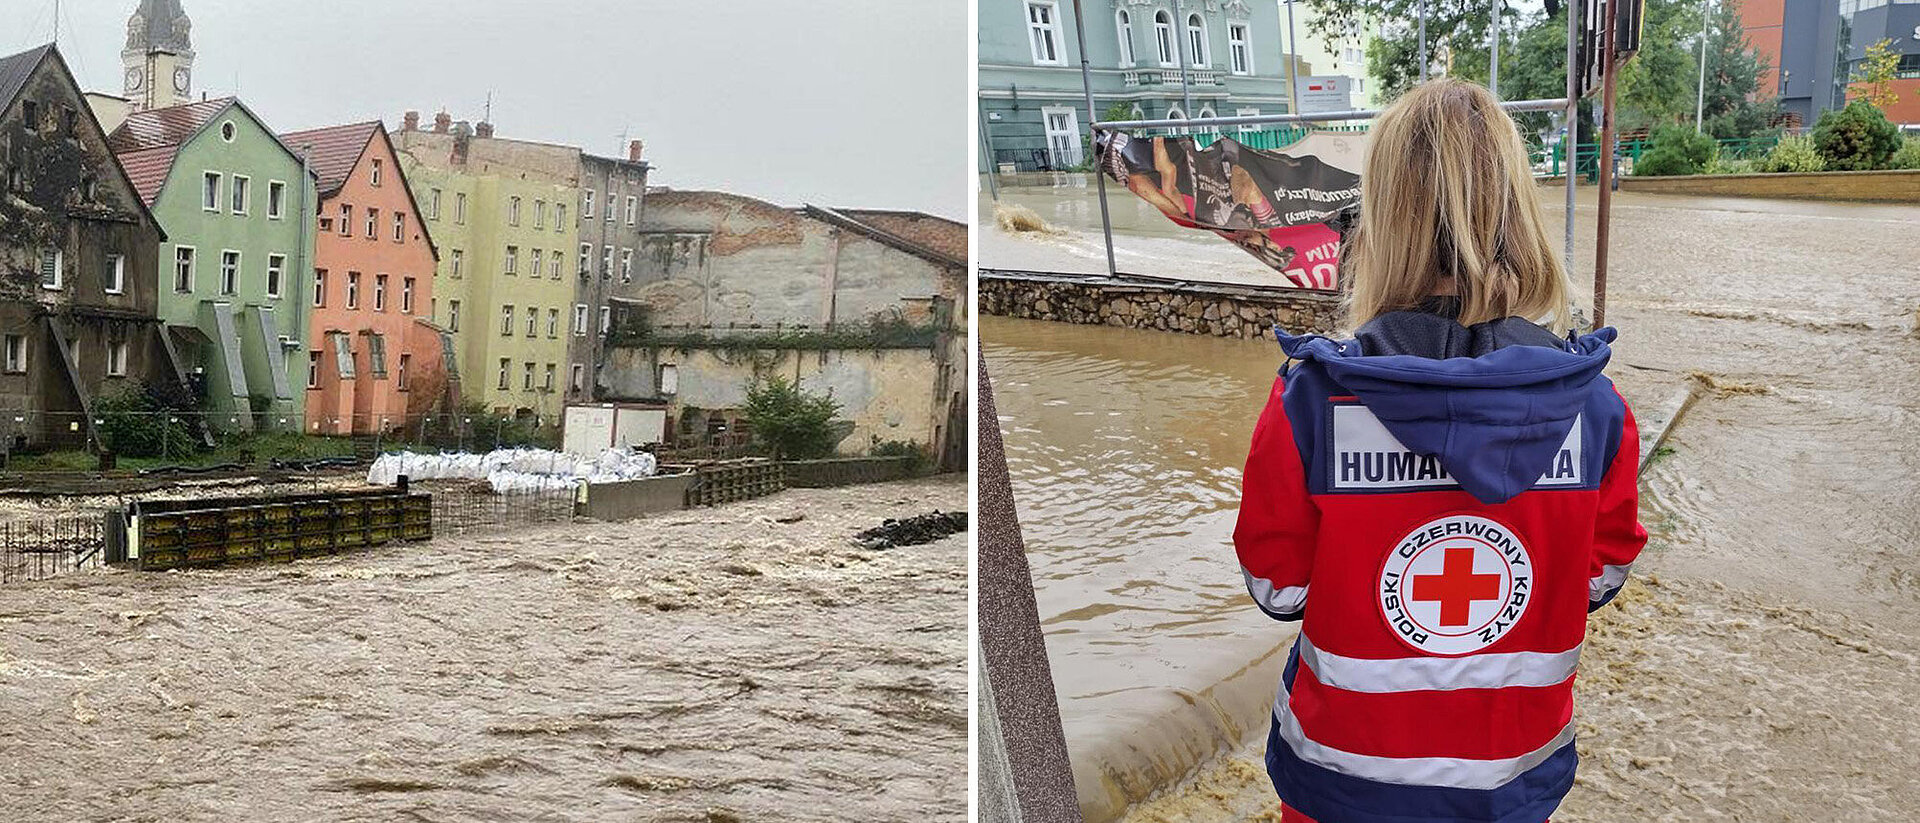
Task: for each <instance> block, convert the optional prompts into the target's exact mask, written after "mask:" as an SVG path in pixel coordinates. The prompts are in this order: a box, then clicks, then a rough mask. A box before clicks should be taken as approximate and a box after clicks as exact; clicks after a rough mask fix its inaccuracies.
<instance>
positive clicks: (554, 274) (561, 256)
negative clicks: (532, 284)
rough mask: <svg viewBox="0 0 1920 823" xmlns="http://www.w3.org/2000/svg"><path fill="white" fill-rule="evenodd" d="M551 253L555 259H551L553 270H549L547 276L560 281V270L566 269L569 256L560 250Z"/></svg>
mask: <svg viewBox="0 0 1920 823" xmlns="http://www.w3.org/2000/svg"><path fill="white" fill-rule="evenodd" d="M551 253H552V255H553V257H552V258H550V259H551V260H552V261H553V268H551V269H548V270H547V271H548V273H547V276H548V277H551V278H553V279H555V280H559V279H560V277H561V271H560V270H561V269H562V268H564V267H565V263H566V260H567V255H566V252H563V251H561V250H559V249H553V250H552V252H551Z"/></svg>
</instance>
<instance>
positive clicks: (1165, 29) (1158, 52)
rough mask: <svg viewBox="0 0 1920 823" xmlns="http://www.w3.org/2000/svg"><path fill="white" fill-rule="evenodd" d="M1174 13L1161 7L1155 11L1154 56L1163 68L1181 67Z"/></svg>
mask: <svg viewBox="0 0 1920 823" xmlns="http://www.w3.org/2000/svg"><path fill="white" fill-rule="evenodd" d="M1173 36H1174V35H1173V13H1172V12H1169V11H1167V10H1166V9H1160V10H1158V11H1155V12H1154V13H1153V48H1154V55H1153V56H1154V57H1157V58H1159V60H1160V67H1161V68H1163V69H1177V68H1180V51H1179V49H1178V48H1176V47H1175V46H1176V42H1175V41H1174V39H1173Z"/></svg>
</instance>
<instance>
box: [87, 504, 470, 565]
mask: <svg viewBox="0 0 1920 823" xmlns="http://www.w3.org/2000/svg"><path fill="white" fill-rule="evenodd" d="M115 520H116V521H121V520H123V521H124V522H116V523H112V524H110V530H109V531H110V538H109V544H108V557H107V559H108V561H109V562H129V563H133V564H134V565H135V566H136V567H137V568H140V569H142V570H148V571H158V570H165V569H179V568H197V567H204V566H218V565H222V564H226V563H233V562H241V561H252V560H293V559H295V558H300V557H313V556H316V555H325V554H336V553H339V552H342V551H349V550H353V549H361V548H370V547H373V546H379V545H383V544H386V543H391V542H393V541H396V540H407V541H422V540H431V539H433V496H432V495H431V494H426V493H420V492H409V491H407V490H406V489H403V488H402V489H371V490H364V491H340V492H329V493H320V494H299V495H286V496H280V497H264V498H263V497H229V498H211V499H204V500H159V501H137V502H135V503H132V504H131V505H129V506H128V507H127V509H126V511H125V513H124V514H119V515H118V516H117V517H116V518H115Z"/></svg>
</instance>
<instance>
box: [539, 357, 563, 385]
mask: <svg viewBox="0 0 1920 823" xmlns="http://www.w3.org/2000/svg"><path fill="white" fill-rule="evenodd" d="M557 371H559V364H558V363H548V364H547V375H546V380H545V382H543V383H541V385H540V390H541V391H546V392H550V391H553V382H554V377H555V374H554V373H555V372H557Z"/></svg>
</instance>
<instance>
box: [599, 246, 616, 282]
mask: <svg viewBox="0 0 1920 823" xmlns="http://www.w3.org/2000/svg"><path fill="white" fill-rule="evenodd" d="M600 276H601V277H603V278H606V279H608V280H611V279H613V247H612V246H602V247H601V251H600Z"/></svg>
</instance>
